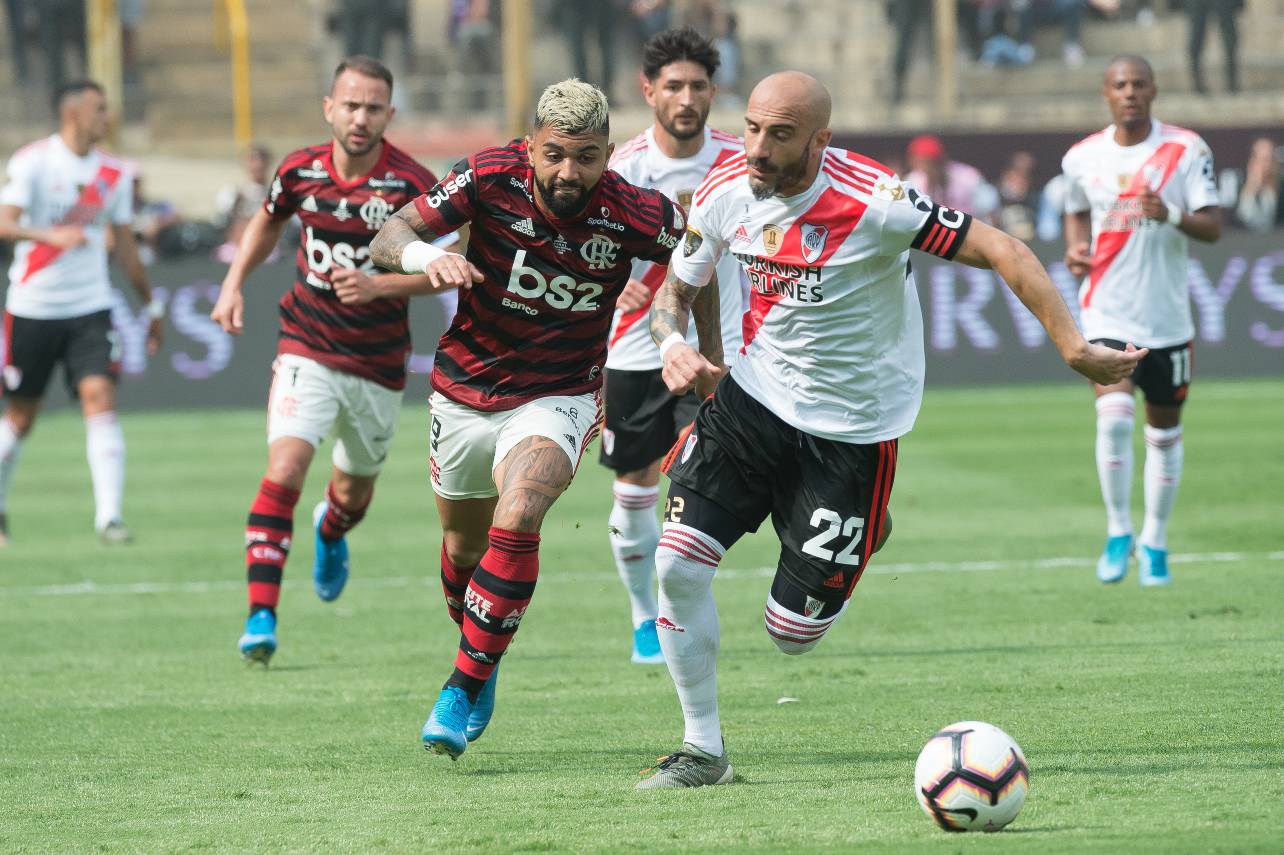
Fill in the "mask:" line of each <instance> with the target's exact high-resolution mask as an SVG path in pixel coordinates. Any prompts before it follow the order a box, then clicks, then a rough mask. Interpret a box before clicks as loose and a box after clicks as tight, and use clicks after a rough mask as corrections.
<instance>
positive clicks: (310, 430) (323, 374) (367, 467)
mask: <svg viewBox="0 0 1284 855" xmlns="http://www.w3.org/2000/svg"><path fill="white" fill-rule="evenodd" d="M272 375H273V376H272V390H271V391H270V392H269V393H268V444H269V445H271V444H272V443H273V442H275V441H276V440H278V439H280V438H281V437H284V436H291V437H295V438H297V439H301V440H303V441H305V442H309V443H311V444H312V446H313V447H314V448H319V447H320V445H321V442H322V441H323V440H324V439H325V438H326V437H327V436H329V435H330V434H331V432H333V433H334V436H335V441H334V454H332V455H331V459H332V460H333V461H334V465H335V466H337V467H338V468H339V469H340V470H341V471H343V472H347V473H348V474H349V475H363V476H372V475H378V474H379V470H380V469H381V468H383V461H384V458H385V457H387V456H388V444H389V443H390V442H392V435H393V433H394V432H395V431H396V427H397V416H398V414H399V413H400V412H401V392H400V391H397V390H393V389H389V388H388V387H386V386H380V385H379V384H378V383H376V382H374V381H373V380H367V379H365V378H364V377H357V376H356V375H355V374H349V373H347V372H346V371H336V370H334V369H333V368H328V367H326V366H324V365H322V364H321V363H319V362H316V361H315V360H312V359H308V358H307V357H306V356H297V355H295V354H293V353H283V354H281V355H280V356H278V357H277V358H276V361H275V362H273V363H272Z"/></svg>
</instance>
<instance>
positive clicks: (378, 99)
mask: <svg viewBox="0 0 1284 855" xmlns="http://www.w3.org/2000/svg"><path fill="white" fill-rule="evenodd" d="M388 95H389V93H388V84H386V83H384V82H383V81H382V80H379V79H378V78H376V77H367V76H366V75H364V74H360V73H358V72H356V71H351V70H349V71H345V72H343V74H340V75H339V77H338V78H337V79H336V80H335V81H334V91H333V92H332V93H331V97H333V98H334V99H335V100H336V101H359V102H366V103H387V101H388Z"/></svg>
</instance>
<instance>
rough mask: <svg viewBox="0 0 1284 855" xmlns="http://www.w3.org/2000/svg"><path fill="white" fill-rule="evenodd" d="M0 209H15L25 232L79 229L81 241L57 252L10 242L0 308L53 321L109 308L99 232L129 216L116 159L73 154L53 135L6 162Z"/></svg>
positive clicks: (124, 174)
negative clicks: (6, 288) (6, 280)
mask: <svg viewBox="0 0 1284 855" xmlns="http://www.w3.org/2000/svg"><path fill="white" fill-rule="evenodd" d="M8 172H9V177H8V180H7V181H6V183H5V185H4V189H3V190H0V205H14V206H17V207H19V208H21V209H22V217H21V219H20V220H19V222H20V223H21V224H22V225H24V226H28V227H33V228H48V227H49V226H56V225H67V226H80V227H81V228H83V229H84V232H85V242H84V243H83V244H81V245H80V246H78V247H75V248H74V249H58V248H56V247H53V246H50V245H49V244H45V243H40V242H38V241H31V240H22V241H18V243H17V246H16V247H15V248H14V253H13V263H12V264H11V265H10V266H9V292H8V294H7V295H6V297H5V309H6V310H7V311H8V312H9V313H10V314H12V315H16V316H18V317H22V318H35V319H37V320H56V319H65V318H74V317H79V316H81V315H89V314H93V313H94V312H100V311H102V310H103V309H110V308H111V304H112V299H111V279H110V278H109V276H108V273H107V227H108V225H126V224H128V223H129V222H130V221H132V220H133V218H134V213H133V202H134V179H133V176H132V175H131V174H129V172H128V170H127V169H126V168H125V164H124V162H123V161H120V160H118V159H116V158H114V157H112V156H111V155H109V154H106V153H104V152H101V151H99V150H98V149H91V150H90V152H89V154H87V155H85V156H84V157H81V156H79V155H77V154H76V153H75V152H73V151H72V150H71V149H69V148H68V147H67V144H66V143H65V142H63V140H62V137H61V136H59V135H58V134H54V135H53V136H50V137H46V138H45V139H42V140H38V141H36V142H34V143H32V144H30V145H28V146H26V147H25V148H21V149H19V150H18V151H17V153H15V154H14V156H13V157H11V158H10V159H9V168H8Z"/></svg>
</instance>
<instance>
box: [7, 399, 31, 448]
mask: <svg viewBox="0 0 1284 855" xmlns="http://www.w3.org/2000/svg"><path fill="white" fill-rule="evenodd" d="M4 418H5V421H7V422H9V427H10V428H11V429H12V430H13V432H14V435H15V436H17V437H18V438H20V439H21V438H22V437H25V436H26V435H27V434H29V433H31V429H32V427H34V426H35V424H36V408H35V407H30V408H28V407H23V406H15V405H14V403H13V402H10V403H9V406H8V408H7V409H6V410H5V413H4Z"/></svg>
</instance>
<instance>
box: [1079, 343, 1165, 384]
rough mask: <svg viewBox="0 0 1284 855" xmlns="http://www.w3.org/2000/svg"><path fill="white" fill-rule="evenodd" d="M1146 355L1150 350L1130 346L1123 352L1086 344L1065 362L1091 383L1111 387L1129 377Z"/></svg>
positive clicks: (1099, 345)
mask: <svg viewBox="0 0 1284 855" xmlns="http://www.w3.org/2000/svg"><path fill="white" fill-rule="evenodd" d="M1147 353H1150V348H1147V347H1143V348H1140V349H1138V348H1137V347H1135V346H1134V345H1131V344H1130V345H1128V346H1127V348H1126V349H1124V350H1115V349H1114V348H1112V347H1106V346H1105V345H1101V344H1088V345H1087V346H1086V347H1085V348H1083V350H1082V351H1081V352H1080V353H1079V355H1077V356H1075V357H1074V358H1072V359H1068V360H1066V361H1067V362H1068V363H1069V364H1070V367H1071V368H1073V369H1074V370H1075V371H1078V372H1079V373H1080V374H1082V375H1083V376H1084V377H1087V378H1088V379H1089V380H1091V381H1092V382H1093V383H1099V384H1100V385H1102V386H1113V385H1115V384H1116V383H1118V382H1120V381H1122V380H1126V379H1128V378H1129V377H1131V376H1132V372H1133V370H1134V369H1135V368H1136V367H1137V363H1138V362H1140V361H1141V360H1143V359H1145V357H1146V354H1147Z"/></svg>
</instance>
